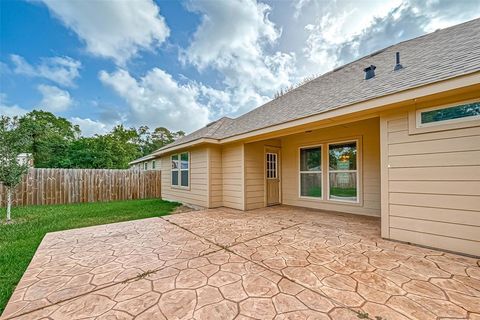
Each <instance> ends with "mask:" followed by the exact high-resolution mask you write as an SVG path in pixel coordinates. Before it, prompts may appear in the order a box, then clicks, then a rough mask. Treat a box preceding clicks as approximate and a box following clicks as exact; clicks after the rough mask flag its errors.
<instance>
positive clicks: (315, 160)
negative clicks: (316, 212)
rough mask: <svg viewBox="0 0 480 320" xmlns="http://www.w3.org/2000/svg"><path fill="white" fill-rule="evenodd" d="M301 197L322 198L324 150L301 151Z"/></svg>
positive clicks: (316, 148)
mask: <svg viewBox="0 0 480 320" xmlns="http://www.w3.org/2000/svg"><path fill="white" fill-rule="evenodd" d="M300 196H301V197H315V198H321V197H322V148H321V147H320V146H319V147H313V148H301V149H300Z"/></svg>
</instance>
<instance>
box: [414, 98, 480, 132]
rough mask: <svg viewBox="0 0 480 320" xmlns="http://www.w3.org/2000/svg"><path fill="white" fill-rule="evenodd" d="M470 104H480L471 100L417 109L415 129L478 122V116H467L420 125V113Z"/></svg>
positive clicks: (478, 101) (479, 118)
mask: <svg viewBox="0 0 480 320" xmlns="http://www.w3.org/2000/svg"><path fill="white" fill-rule="evenodd" d="M471 103H480V100H478V99H472V100H466V101H462V102H455V103H449V104H444V105H440V106H434V107H430V108H423V109H418V110H416V111H415V123H416V127H417V128H428V127H436V126H441V125H448V124H452V123H459V122H467V121H474V120H480V115H476V116H468V117H462V118H455V119H448V120H440V121H433V122H429V123H422V113H424V112H429V111H434V110H441V109H448V108H451V107H459V106H462V105H466V104H471Z"/></svg>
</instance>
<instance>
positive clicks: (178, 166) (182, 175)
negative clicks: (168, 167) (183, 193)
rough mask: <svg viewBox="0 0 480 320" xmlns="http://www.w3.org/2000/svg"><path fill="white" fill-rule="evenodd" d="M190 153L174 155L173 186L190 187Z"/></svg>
mask: <svg viewBox="0 0 480 320" xmlns="http://www.w3.org/2000/svg"><path fill="white" fill-rule="evenodd" d="M189 175H190V155H189V153H188V152H184V153H180V154H174V155H172V186H177V187H188V186H189V180H190V179H189Z"/></svg>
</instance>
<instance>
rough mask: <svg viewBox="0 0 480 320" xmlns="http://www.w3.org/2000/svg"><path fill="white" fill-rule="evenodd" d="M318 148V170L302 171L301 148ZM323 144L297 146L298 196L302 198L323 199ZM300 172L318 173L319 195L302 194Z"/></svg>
mask: <svg viewBox="0 0 480 320" xmlns="http://www.w3.org/2000/svg"><path fill="white" fill-rule="evenodd" d="M315 148H320V170H315V171H302V170H301V168H302V149H315ZM323 149H324V148H323V144H316V145H311V146H301V147H299V148H298V156H297V157H298V197H299V198H302V199H313V200H319V201H320V200H323V199H324V194H325V192H324V190H325V189H324V183H323V180H324V175H323V158H324V156H323ZM302 173H320V185H321V188H320V190H321V195H320V197H309V196H303V195H302Z"/></svg>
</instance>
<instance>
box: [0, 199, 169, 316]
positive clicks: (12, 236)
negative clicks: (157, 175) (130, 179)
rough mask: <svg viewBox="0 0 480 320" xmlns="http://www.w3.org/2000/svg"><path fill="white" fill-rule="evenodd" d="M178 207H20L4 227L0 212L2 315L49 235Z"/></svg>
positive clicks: (157, 203)
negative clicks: (39, 246) (33, 258)
mask: <svg viewBox="0 0 480 320" xmlns="http://www.w3.org/2000/svg"><path fill="white" fill-rule="evenodd" d="M177 206H178V204H177V203H174V202H167V201H163V200H159V199H147V200H129V201H114V202H102V203H82V204H69V205H49V206H29V207H18V208H13V209H12V219H13V223H12V224H4V222H5V218H4V217H5V215H6V212H5V208H0V217H1V220H0V314H1V313H2V312H3V310H4V309H5V306H6V304H7V302H8V299H9V298H10V296H11V294H12V293H13V290H14V289H15V286H16V285H17V283H18V281H20V278H21V277H22V275H23V273H24V272H25V270H26V269H27V267H28V264H29V263H30V260H31V259H32V257H33V255H34V254H35V251H36V250H37V247H38V245H39V244H40V242H41V241H42V239H43V237H44V236H45V234H46V233H48V232H53V231H60V230H67V229H74V228H81V227H88V226H94V225H99V224H106V223H113V222H120V221H128V220H135V219H143V218H150V217H159V216H163V215H167V214H169V213H170V212H171V211H172V210H173V209H174V208H175V207H177Z"/></svg>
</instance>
